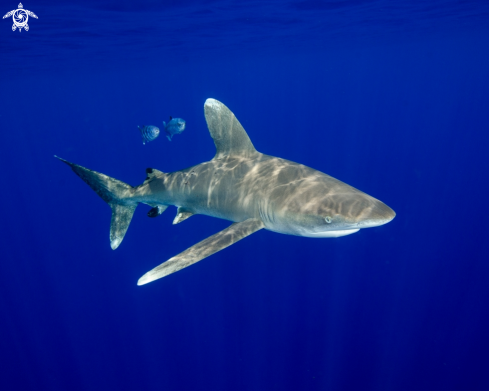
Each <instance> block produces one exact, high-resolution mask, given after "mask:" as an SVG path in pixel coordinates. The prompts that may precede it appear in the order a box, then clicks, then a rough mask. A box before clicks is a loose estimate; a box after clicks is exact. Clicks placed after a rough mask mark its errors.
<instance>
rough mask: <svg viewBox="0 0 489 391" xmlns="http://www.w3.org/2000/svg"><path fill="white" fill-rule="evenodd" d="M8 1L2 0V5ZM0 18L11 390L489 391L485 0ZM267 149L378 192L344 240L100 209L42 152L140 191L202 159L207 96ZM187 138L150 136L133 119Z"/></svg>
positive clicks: (3, 351)
mask: <svg viewBox="0 0 489 391" xmlns="http://www.w3.org/2000/svg"><path fill="white" fill-rule="evenodd" d="M17 1H18V0H16V1H10V0H9V1H4V0H2V1H0V5H1V10H0V13H1V15H3V14H5V13H7V12H8V11H10V10H12V9H15V8H16V7H17ZM24 8H25V9H28V10H30V11H32V12H34V13H35V14H36V15H37V16H38V17H39V18H38V19H34V18H29V26H30V30H29V31H24V30H23V31H22V32H20V33H19V32H18V31H15V32H13V31H12V29H11V26H12V19H11V18H10V17H9V18H7V19H2V20H0V22H1V23H0V130H1V131H0V175H1V183H2V185H1V205H2V207H1V218H0V221H1V224H0V249H1V252H0V254H1V255H0V258H1V261H0V313H1V318H0V319H1V321H0V389H1V390H73V391H77V390H168V391H176V390H179V391H180V390H199V391H200V390H202V391H207V390H209V391H220V390H236V391H241V390H247V391H249V390H253V391H262V390H334V391H336V390H362V391H381V390H382V391H383V390H386V391H387V390H397V391H399V390H401V391H404V390H406V391H413V390H417V391H424V390H427V391H428V390H429V391H432V390H444V391H452V390H463V391H467V390H468V391H472V390H474V391H479V390H480V391H485V390H489V336H488V330H489V255H488V251H489V245H488V242H489V228H488V220H489V181H488V169H489V159H488V147H489V2H488V1H487V0H483V1H456V0H445V1H441V0H439V1H436V0H435V1H407V0H404V1H401V0H389V1H388V0H363V1H362V0H351V1H340V0H328V1H314V0H294V1H292V0H291V1H239V2H228V1H222V0H221V1H192V0H188V1H187V0H179V1H154V0H141V1H138V2H136V1H128V0H118V1H112V0H100V1H81V0H75V1H73V0H72V1H66V2H63V3H59V2H47V1H44V0H42V1H35V0H33V1H27V0H26V2H25V3H24ZM209 97H212V98H215V99H218V100H220V101H222V102H223V103H225V104H226V105H227V106H228V107H229V108H230V109H231V110H232V111H233V112H234V113H235V114H236V116H237V118H238V119H239V121H240V122H241V124H242V125H243V127H244V128H245V129H246V130H247V132H248V134H249V136H250V138H251V140H252V142H253V143H254V145H255V147H256V148H257V150H259V151H260V152H263V153H266V154H270V155H274V156H279V157H282V158H286V159H289V160H293V161H296V162H300V163H303V164H306V165H308V166H311V167H313V168H316V169H318V170H320V171H323V172H326V173H327V174H329V175H332V176H334V177H336V178H338V179H340V180H342V181H344V182H346V183H348V184H350V185H352V186H354V187H357V188H358V189H360V190H362V191H364V192H366V193H368V194H370V195H372V196H374V197H376V198H378V199H380V200H382V201H383V202H385V203H386V204H387V205H389V206H390V207H392V208H393V209H394V210H395V211H396V213H397V217H396V218H395V219H394V220H393V221H392V222H390V223H389V224H387V225H385V226H382V227H377V228H370V229H365V230H361V231H360V232H358V233H356V234H354V235H351V236H346V237H343V238H337V239H311V238H302V237H293V236H285V235H280V234H277V233H273V232H269V231H265V230H262V231H259V232H257V233H255V234H253V235H251V236H250V237H248V238H246V239H244V240H242V241H240V242H238V243H236V244H235V245H233V246H231V247H229V248H227V249H225V250H223V251H221V252H219V253H217V254H215V255H213V256H211V257H209V258H207V259H205V260H203V261H201V262H199V263H197V264H195V265H193V266H191V267H189V268H187V269H184V270H182V271H180V272H178V273H175V274H173V275H171V276H168V277H165V278H163V279H161V280H157V281H155V282H153V283H151V284H148V285H145V286H141V287H138V286H137V285H136V282H137V280H138V278H139V277H141V276H142V275H143V274H144V273H146V272H147V271H149V270H150V269H152V268H154V267H155V266H157V265H159V264H160V263H161V262H163V261H165V260H166V259H168V258H170V257H172V256H174V255H176V254H178V253H180V252H181V251H183V250H185V249H186V248H188V247H190V246H191V245H193V244H195V243H197V242H198V241H200V240H202V239H204V238H206V237H208V236H210V235H212V234H214V233H216V232H218V231H220V230H221V229H224V228H225V227H227V226H228V225H229V222H227V221H223V220H218V219H214V218H210V217H207V216H194V217H192V218H191V219H189V220H187V221H185V222H183V223H181V224H178V225H176V226H173V225H172V224H171V222H172V220H173V218H174V215H175V212H176V209H175V208H173V207H171V208H169V209H168V210H167V211H166V212H165V213H164V214H163V215H162V216H160V217H159V218H157V219H149V218H148V217H147V216H146V213H147V211H148V210H149V207H147V206H144V205H142V206H140V207H139V208H138V209H137V210H136V213H135V216H134V219H133V221H132V223H131V226H130V228H129V230H128V233H127V235H126V237H125V239H124V241H123V243H122V244H121V246H120V247H119V248H118V249H117V250H116V251H113V250H111V248H110V245H109V223H110V208H109V207H108V206H107V205H106V204H105V203H104V202H103V201H102V200H101V199H100V198H99V197H98V196H97V195H96V194H95V193H94V192H93V191H92V190H91V189H90V188H89V187H88V186H87V185H86V184H85V183H83V182H82V181H81V180H80V179H79V178H78V177H77V176H76V175H75V174H74V173H73V172H72V171H71V170H70V169H69V168H68V167H67V166H66V165H64V164H62V163H60V162H59V161H58V160H56V159H54V157H53V155H55V154H56V155H58V156H61V157H63V158H65V159H67V160H70V161H73V162H75V163H78V164H80V165H82V166H85V167H88V168H91V169H93V170H96V171H99V172H103V173H105V174H107V175H110V176H112V177H115V178H117V179H120V180H122V181H124V182H127V183H129V184H131V185H139V184H140V183H142V181H143V180H144V178H145V176H146V175H145V169H146V168H147V167H154V168H157V169H159V170H162V171H165V172H170V171H174V170H179V169H183V168H186V167H189V166H191V165H194V164H198V163H200V162H203V161H207V160H209V159H211V158H212V157H213V156H214V153H215V149H214V144H213V141H212V139H211V138H210V136H209V133H208V130H207V126H206V122H205V118H204V113H203V104H204V102H205V100H206V99H207V98H209ZM169 116H173V117H182V118H184V119H185V120H186V121H187V129H186V130H185V131H184V132H183V133H182V134H181V135H179V136H175V137H174V139H173V141H172V142H169V141H168V140H167V139H166V138H164V137H163V136H160V138H158V139H157V140H156V141H154V142H152V143H149V144H147V145H144V146H143V144H142V143H141V139H140V135H139V132H138V129H137V127H136V126H137V125H143V124H153V125H157V126H158V125H160V124H161V122H162V121H163V120H167V119H168V117H169Z"/></svg>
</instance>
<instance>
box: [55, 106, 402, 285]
mask: <svg viewBox="0 0 489 391" xmlns="http://www.w3.org/2000/svg"><path fill="white" fill-rule="evenodd" d="M204 112H205V118H206V121H207V125H208V127H209V131H210V134H211V137H212V138H213V139H214V143H215V145H216V155H215V156H214V158H213V159H212V160H210V161H208V162H205V163H201V164H198V165H196V166H193V167H190V168H187V169H185V170H181V171H175V172H172V173H163V172H161V171H158V170H155V169H147V170H146V173H147V178H146V180H145V181H144V183H143V184H142V185H140V186H137V187H132V186H130V185H127V184H125V183H124V182H121V181H118V180H116V179H113V178H110V177H108V176H106V175H104V174H100V173H97V172H95V171H92V170H89V169H86V168H84V167H81V166H79V165H76V164H74V163H70V162H67V161H66V160H63V159H60V160H62V161H63V162H65V163H66V164H68V165H69V166H71V168H72V169H73V171H75V173H76V174H77V175H79V176H80V177H81V178H82V179H83V180H84V181H85V182H86V183H88V185H90V187H92V188H93V189H94V190H95V191H96V192H97V194H99V196H100V197H102V198H103V199H104V200H105V201H106V202H107V203H108V204H109V205H110V207H111V208H112V221H111V232H110V240H111V247H112V248H113V249H116V248H117V247H118V246H119V245H120V243H121V242H122V239H123V238H124V235H125V233H126V231H127V228H128V226H129V223H130V222H131V219H132V215H133V213H134V210H135V209H136V206H137V205H138V204H139V203H144V204H148V205H150V206H152V207H153V209H152V210H151V211H150V213H148V215H150V216H151V217H155V216H157V215H159V214H161V213H163V211H164V210H165V209H166V208H167V207H168V206H169V205H175V206H177V207H178V211H177V216H176V217H175V220H174V221H173V224H178V223H180V222H182V221H183V220H185V219H187V218H189V217H191V216H192V215H194V214H204V215H208V216H212V217H218V218H221V219H226V220H230V221H232V222H233V224H232V225H231V226H229V227H228V228H226V229H224V230H223V231H221V232H219V233H217V234H215V235H212V236H211V237H209V238H207V239H205V240H203V241H201V242H199V243H197V244H196V245H194V246H192V247H190V248H189V249H187V250H185V251H184V252H182V253H180V254H179V255H177V256H175V257H173V258H170V259H169V260H168V261H166V262H164V263H162V264H161V265H159V266H157V267H156V268H154V269H153V270H151V271H149V272H148V273H146V274H145V275H143V276H142V277H141V278H140V279H139V281H138V285H144V284H147V283H148V282H151V281H154V280H156V279H159V278H162V277H164V276H167V275H169V274H171V273H174V272H176V271H178V270H181V269H183V268H185V267H187V266H190V265H192V264H193V263H195V262H198V261H200V260H202V259H204V258H206V257H208V256H209V255H212V254H214V253H216V252H217V251H220V250H222V249H223V248H226V247H228V246H230V245H231V244H233V243H235V242H237V241H239V240H241V239H243V238H245V237H246V236H248V235H250V234H252V233H254V232H256V231H258V230H260V229H262V228H265V229H267V230H270V231H273V232H278V233H282V234H289V235H297V236H306V237H314V238H326V237H339V236H344V235H349V234H352V233H355V232H357V231H358V230H360V229H362V228H368V227H376V226H379V225H383V224H386V223H388V222H389V221H391V220H392V219H393V218H394V217H395V212H394V211H393V210H392V209H391V208H389V207H388V206H387V205H385V204H384V203H382V202H381V201H379V200H377V199H375V198H373V197H371V196H369V195H367V194H365V193H363V192H361V191H359V190H357V189H355V188H353V187H351V186H349V185H347V184H345V183H343V182H341V181H339V180H337V179H335V178H332V177H330V176H329V175H326V174H324V173H322V172H320V171H317V170H314V169H312V168H309V167H307V166H304V165H302V164H298V163H294V162H291V161H289V160H285V159H281V158H277V157H273V156H268V155H264V154H262V153H260V152H258V151H256V149H255V148H254V147H253V144H252V143H251V140H250V139H249V137H248V135H247V133H246V131H245V130H244V129H243V128H242V126H241V124H240V123H239V122H238V120H237V119H236V117H235V116H234V114H233V113H232V112H231V111H230V110H229V109H228V108H227V107H226V106H225V105H224V104H222V103H221V102H218V101H217V100H214V99H207V101H206V102H205V105H204Z"/></svg>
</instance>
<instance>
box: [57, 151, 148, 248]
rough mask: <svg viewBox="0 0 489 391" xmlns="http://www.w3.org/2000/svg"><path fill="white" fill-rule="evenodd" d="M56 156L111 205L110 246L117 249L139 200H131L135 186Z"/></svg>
mask: <svg viewBox="0 0 489 391" xmlns="http://www.w3.org/2000/svg"><path fill="white" fill-rule="evenodd" d="M55 157H56V158H58V159H59V160H61V161H62V162H63V163H66V164H67V165H68V166H70V167H71V169H72V170H73V171H74V172H75V174H76V175H78V176H79V177H80V178H81V179H83V180H84V181H85V182H86V183H87V184H88V186H90V187H91V188H92V189H93V190H95V192H96V193H97V194H98V195H99V196H100V197H101V198H102V199H103V200H104V201H105V202H107V203H108V204H109V206H110V207H111V209H112V220H111V222H110V247H112V250H115V249H116V248H117V247H119V245H120V244H121V242H122V239H124V235H125V234H126V232H127V228H128V227H129V224H130V223H131V219H132V216H133V214H134V211H135V210H136V207H137V205H138V202H135V201H131V197H132V193H133V189H134V188H133V187H132V186H130V185H128V184H127V183H124V182H121V181H118V180H117V179H114V178H111V177H109V176H107V175H104V174H101V173H99V172H96V171H92V170H89V169H88V168H85V167H82V166H79V165H78V164H75V163H71V162H69V161H67V160H64V159H61V158H60V157H58V156H55Z"/></svg>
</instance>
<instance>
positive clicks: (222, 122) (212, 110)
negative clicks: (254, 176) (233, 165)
mask: <svg viewBox="0 0 489 391" xmlns="http://www.w3.org/2000/svg"><path fill="white" fill-rule="evenodd" d="M204 113H205V120H206V121H207V126H208V128H209V132H210V134H211V137H212V138H213V139H214V144H216V156H214V159H221V158H224V157H226V156H242V157H252V156H253V155H254V154H256V153H257V152H256V149H255V147H254V146H253V144H252V143H251V140H250V138H249V137H248V135H247V134H246V131H245V130H244V129H243V127H242V126H241V124H240V123H239V121H238V120H237V119H236V117H235V116H234V114H233V113H232V112H231V110H229V109H228V108H227V107H226V106H225V105H224V104H222V103H221V102H219V101H217V100H215V99H211V98H209V99H207V100H206V101H205V104H204Z"/></svg>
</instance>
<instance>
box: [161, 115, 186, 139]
mask: <svg viewBox="0 0 489 391" xmlns="http://www.w3.org/2000/svg"><path fill="white" fill-rule="evenodd" d="M163 127H164V128H165V133H166V137H168V140H170V141H171V138H172V137H173V136H174V135H175V134H180V133H182V132H183V131H184V130H185V121H184V120H183V119H181V118H172V117H170V121H169V122H168V123H166V122H165V121H163Z"/></svg>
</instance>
